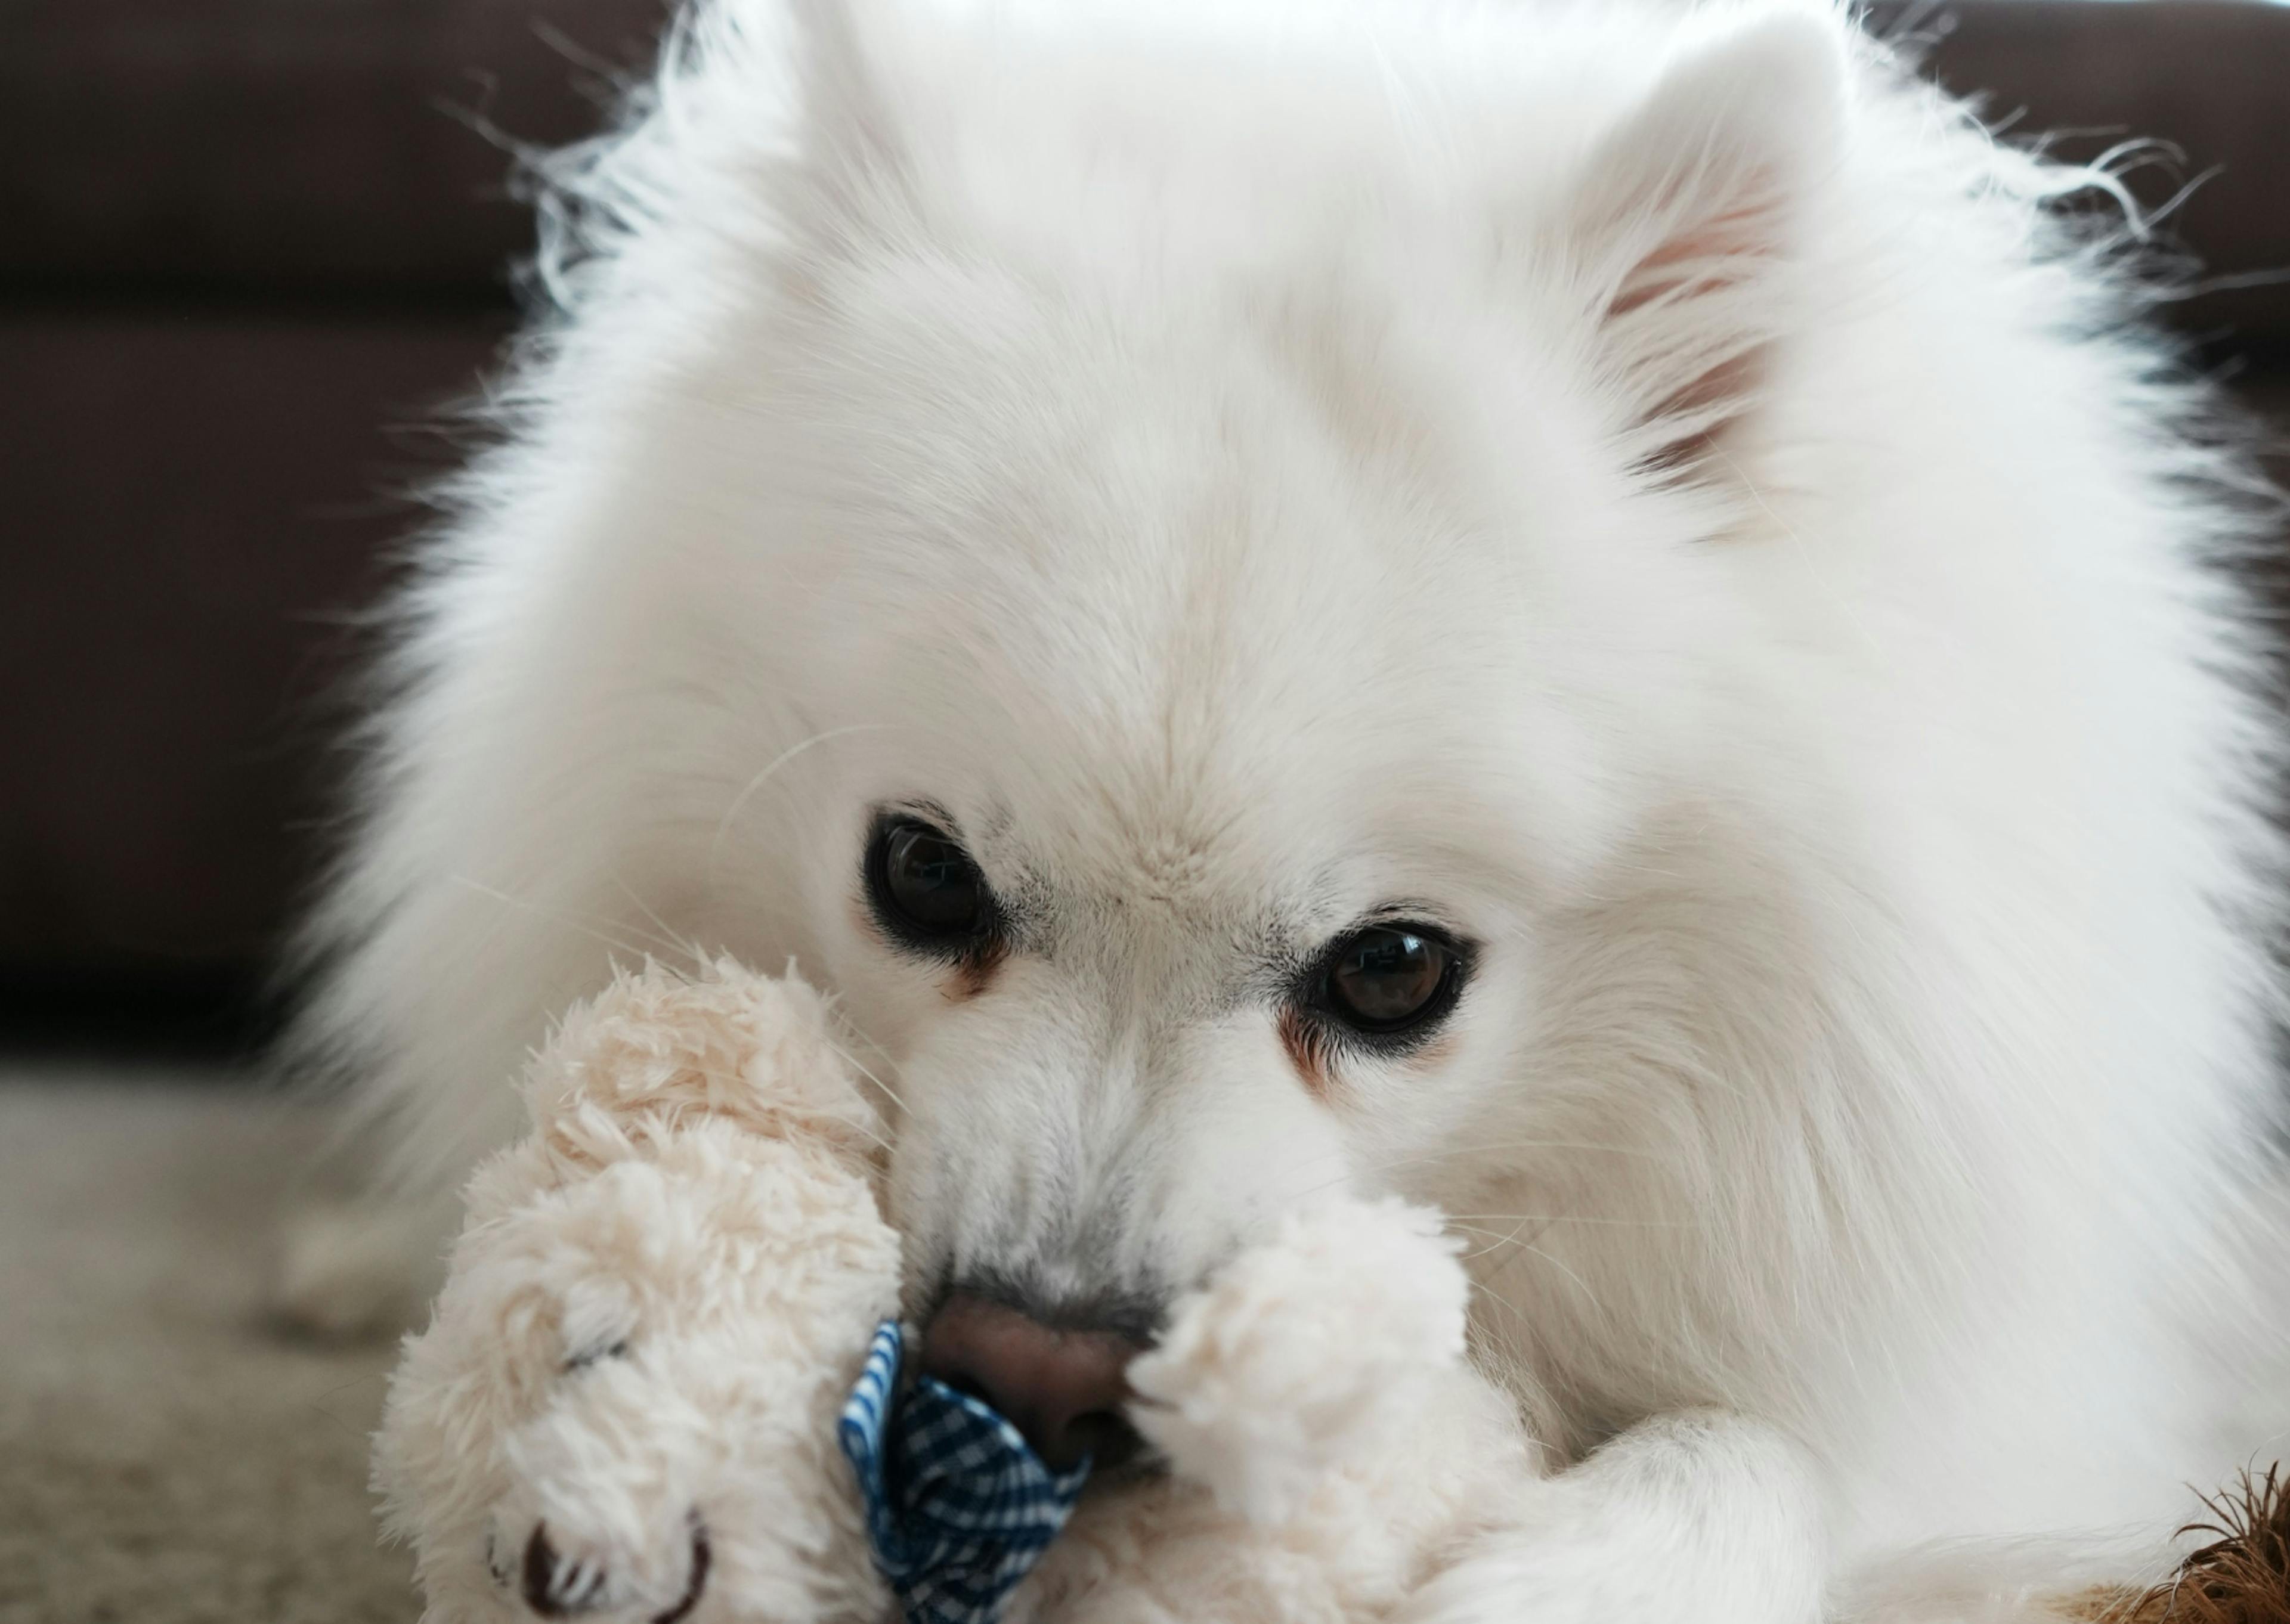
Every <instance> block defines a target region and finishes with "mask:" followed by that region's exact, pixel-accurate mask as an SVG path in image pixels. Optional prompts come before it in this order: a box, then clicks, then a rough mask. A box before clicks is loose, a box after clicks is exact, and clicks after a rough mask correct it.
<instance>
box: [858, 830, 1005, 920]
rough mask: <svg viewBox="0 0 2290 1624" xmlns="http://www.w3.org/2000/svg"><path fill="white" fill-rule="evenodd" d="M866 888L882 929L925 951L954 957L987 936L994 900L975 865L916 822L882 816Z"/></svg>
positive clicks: (941, 835) (947, 838) (948, 839)
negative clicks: (948, 954) (949, 954)
mask: <svg viewBox="0 0 2290 1624" xmlns="http://www.w3.org/2000/svg"><path fill="white" fill-rule="evenodd" d="M867 889H868V892H869V898H870V900H872V902H873V904H874V909H875V916H876V918H877V921H878V922H879V923H880V924H881V925H882V926H883V928H884V929H885V931H887V932H890V933H891V934H892V935H893V936H894V937H896V938H898V939H899V940H901V941H902V942H904V943H906V944H907V945H908V946H909V947H913V948H920V949H922V950H924V951H926V952H932V953H946V952H959V951H962V950H964V949H965V948H969V947H970V946H972V945H973V944H974V943H975V942H976V941H977V940H979V939H980V938H981V937H982V936H984V935H985V934H987V932H989V930H990V929H991V928H992V925H993V923H994V899H993V895H992V893H991V892H989V891H988V889H987V886H986V878H985V876H983V875H981V874H980V873H979V871H978V865H977V864H976V863H974V862H973V861H972V860H970V854H969V853H968V852H965V851H964V850H963V849H962V847H961V846H960V845H959V844H957V843H956V842H955V841H954V839H953V838H952V837H951V836H948V835H946V834H945V833H943V832H942V831H941V830H939V829H936V828H932V827H931V826H930V825H929V824H927V823H925V822H924V821H923V820H921V819H919V818H914V817H905V816H893V817H886V818H885V819H884V820H881V821H880V822H879V823H877V825H876V828H875V834H874V838H873V839H872V840H871V841H870V842H869V844H868V851H867Z"/></svg>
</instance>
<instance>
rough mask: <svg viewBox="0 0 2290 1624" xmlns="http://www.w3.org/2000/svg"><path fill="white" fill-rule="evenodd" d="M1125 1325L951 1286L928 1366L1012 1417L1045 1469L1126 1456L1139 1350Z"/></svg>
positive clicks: (930, 1337)
mask: <svg viewBox="0 0 2290 1624" xmlns="http://www.w3.org/2000/svg"><path fill="white" fill-rule="evenodd" d="M1145 1346H1146V1343H1145V1340H1144V1339H1143V1338H1141V1337H1139V1336H1135V1335H1133V1334H1131V1333H1130V1332H1129V1331H1128V1330H1126V1329H1125V1328H1119V1327H1116V1328H1107V1327H1104V1326H1095V1327H1092V1326H1085V1325H1077V1324H1072V1323H1070V1322H1066V1323H1055V1324H1053V1323H1049V1322H1048V1321H1046V1320H1045V1319H1043V1318H1039V1317H1037V1316H1033V1315H1031V1314H1029V1313H1027V1312H1026V1311H1025V1310H1023V1309H1021V1308H1014V1307H1012V1306H1011V1305H1010V1304H1009V1303H1007V1302H1005V1301H1004V1300H1000V1299H998V1298H997V1297H993V1296H988V1295H985V1294H982V1293H980V1292H971V1291H957V1292H954V1293H953V1294H952V1295H950V1296H949V1297H948V1298H947V1300H945V1301H944V1302H943V1303H941V1305H940V1307H939V1309H938V1311H937V1312H936V1313H935V1314H933V1316H931V1320H930V1324H929V1325H928V1327H927V1328H926V1329H925V1332H924V1337H923V1358H922V1364H923V1370H924V1372H925V1373H926V1374H928V1375H931V1376H934V1377H936V1378H937V1379H938V1380H941V1381H943V1382H945V1383H946V1384H947V1385H948V1386H949V1387H952V1388H959V1389H960V1390H962V1391H965V1392H967V1393H971V1394H973V1395H974V1396H977V1397H980V1398H982V1399H984V1400H985V1401H986V1402H987V1403H988V1404H992V1405H993V1406H994V1407H995V1409H997V1410H998V1411H1000V1412H1002V1414H1004V1415H1005V1416H1006V1417H1008V1418H1009V1420H1010V1421H1011V1423H1012V1424H1013V1426H1015V1427H1016V1428H1018V1430H1019V1432H1020V1433H1021V1434H1022V1435H1024V1436H1025V1439H1026V1442H1027V1443H1028V1444H1030V1445H1032V1446H1033V1449H1034V1452H1035V1453H1037V1454H1038V1455H1040V1456H1041V1457H1042V1459H1043V1460H1045V1462H1047V1463H1048V1464H1049V1465H1050V1466H1052V1467H1053V1468H1058V1469H1061V1470H1062V1469H1064V1468H1068V1467H1071V1466H1073V1465H1075V1464H1077V1462H1079V1461H1080V1460H1081V1459H1082V1458H1083V1457H1084V1456H1085V1455H1090V1456H1100V1457H1102V1456H1105V1455H1108V1454H1117V1453H1120V1452H1124V1451H1125V1450H1126V1448H1127V1447H1129V1445H1130V1444H1132V1443H1133V1435H1132V1434H1131V1433H1130V1431H1129V1428H1128V1424H1127V1423H1126V1422H1125V1421H1124V1420H1122V1418H1121V1405H1122V1404H1123V1402H1124V1401H1125V1400H1126V1399H1127V1397H1128V1396H1129V1380H1128V1368H1129V1361H1130V1360H1131V1359H1133V1358H1134V1357H1135V1356H1137V1355H1138V1354H1140V1353H1141V1352H1143V1351H1144V1349H1145Z"/></svg>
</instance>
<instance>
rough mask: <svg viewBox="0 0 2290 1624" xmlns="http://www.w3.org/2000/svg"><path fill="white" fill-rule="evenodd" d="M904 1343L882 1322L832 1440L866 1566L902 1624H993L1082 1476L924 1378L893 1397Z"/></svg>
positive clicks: (990, 1413) (1053, 1531)
mask: <svg viewBox="0 0 2290 1624" xmlns="http://www.w3.org/2000/svg"><path fill="white" fill-rule="evenodd" d="M904 1347H905V1334H904V1332H902V1331H901V1329H900V1327H899V1324H898V1322H897V1321H896V1320H885V1321H884V1322H883V1324H882V1325H881V1327H880V1328H879V1329H877V1331H876V1332H875V1340H874V1343H873V1345H872V1346H871V1347H869V1349H868V1350H867V1367H866V1369H865V1370H863V1371H861V1372H860V1375H859V1385H858V1386H857V1387H855V1388H852V1390H851V1397H850V1401H849V1402H848V1403H846V1404H845V1405H844V1406H843V1420H842V1422H841V1424H840V1425H839V1426H838V1427H837V1434H838V1436H839V1438H840V1440H841V1443H842V1444H843V1452H844V1454H845V1456H846V1457H848V1458H849V1460H850V1461H851V1466H852V1469H853V1470H854V1471H856V1472H857V1473H858V1474H859V1494H860V1498H861V1501H862V1502H863V1503H864V1505H865V1507H866V1511H867V1532H868V1536H869V1540H871V1541H872V1543H873V1545H874V1548H875V1565H876V1567H877V1569H879V1570H880V1571H881V1572H882V1575H883V1577H884V1579H885V1580H887V1581H888V1582H889V1584H890V1587H891V1588H892V1589H893V1591H895V1592H896V1593H897V1595H898V1598H899V1606H900V1609H901V1612H904V1613H905V1615H906V1618H907V1624H994V1620H995V1619H996V1618H997V1617H998V1616H999V1615H1000V1613H1001V1611H1002V1603H1003V1601H1004V1599H1005V1597H1007V1596H1009V1594H1010V1592H1011V1591H1012V1590H1013V1589H1015V1588H1017V1584H1018V1581H1019V1580H1021V1579H1023V1578H1025V1576H1026V1575H1027V1573H1028V1572H1029V1571H1031V1569H1032V1568H1033V1565H1034V1564H1036V1563H1037V1562H1038V1561H1040V1560H1041V1557H1042V1553H1043V1551H1044V1550H1045V1549H1047V1548H1048V1547H1049V1543H1050V1541H1051V1540H1053V1539H1055V1538H1056V1537H1057V1533H1058V1531H1059V1530H1060V1529H1061V1528H1063V1527H1064V1526H1065V1524H1066V1518H1067V1517H1068V1516H1070V1515H1071V1514H1072V1512H1073V1506H1074V1500H1075V1499H1076V1497H1077V1496H1078V1495H1079V1494H1080V1493H1081V1485H1082V1482H1083V1480H1084V1479H1085V1478H1086V1477H1087V1476H1089V1462H1088V1461H1087V1460H1084V1461H1083V1462H1082V1463H1081V1464H1080V1465H1079V1466H1077V1467H1075V1468H1073V1469H1072V1470H1071V1471H1068V1472H1053V1471H1052V1470H1051V1469H1050V1468H1048V1467H1047V1466H1045V1464H1043V1461H1042V1458H1041V1457H1040V1456H1039V1455H1037V1454H1036V1453H1035V1452H1033V1451H1032V1450H1031V1449H1030V1448H1029V1447H1028V1446H1027V1444H1026V1440H1025V1439H1024V1438H1023V1437H1021V1436H1019V1432H1018V1429H1017V1428H1015V1427H1013V1426H1012V1425H1011V1424H1010V1423H1009V1421H1007V1420H1005V1419H1004V1418H1003V1417H1002V1416H1001V1415H1000V1414H999V1413H997V1412H996V1411H995V1410H994V1409H993V1407H992V1406H991V1405H989V1404H985V1403H983V1402H981V1400H979V1399H975V1398H973V1397H972V1396H970V1395H969V1394H967V1393H957V1391H955V1390H954V1388H950V1387H949V1386H947V1385H946V1384H945V1383H944V1382H942V1381H940V1380H936V1379H935V1378H933V1377H930V1376H923V1377H919V1378H917V1380H914V1381H912V1382H910V1383H908V1384H907V1385H906V1386H905V1387H904V1388H901V1385H900V1381H899V1363H900V1357H901V1352H902V1350H903V1348H904Z"/></svg>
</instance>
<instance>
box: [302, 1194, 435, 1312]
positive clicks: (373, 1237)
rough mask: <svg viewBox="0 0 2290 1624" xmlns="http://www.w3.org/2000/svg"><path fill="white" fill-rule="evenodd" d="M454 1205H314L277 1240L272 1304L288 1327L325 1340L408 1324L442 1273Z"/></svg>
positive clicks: (432, 1291) (432, 1292)
mask: <svg viewBox="0 0 2290 1624" xmlns="http://www.w3.org/2000/svg"><path fill="white" fill-rule="evenodd" d="M453 1222H454V1208H453V1207H452V1206H451V1205H448V1204H406V1205H401V1206H385V1205H380V1204H370V1203H358V1204H340V1205H334V1206H321V1207H311V1208H308V1209H306V1210H304V1211H303V1212H298V1213H296V1214H294V1215H292V1216H291V1217H290V1218H289V1219H288V1220H286V1223H285V1225H284V1234H283V1235H282V1236H281V1237H280V1238H281V1247H280V1256H279V1260H278V1268H277V1272H276V1276H274V1278H273V1281H272V1284H271V1290H270V1309H271V1312H272V1313H273V1314H274V1315H275V1316H276V1317H277V1319H278V1320H279V1322H280V1323H281V1324H284V1325H285V1326H286V1327H287V1328H289V1329H290V1330H293V1331H297V1332H303V1333H305V1334H308V1335H312V1336H318V1337H324V1338H326V1339H328V1340H345V1341H346V1340H354V1339H361V1338H369V1337H381V1336H387V1335H390V1334H393V1333H395V1332H399V1331H403V1330H405V1329H407V1328H409V1327H410V1326H411V1325H412V1324H413V1323H414V1320H415V1319H416V1317H417V1316H419V1315H420V1311H421V1308H422V1306H423V1305H424V1304H426V1303H427V1302H428V1300H429V1299H430V1298H431V1297H433V1296H435V1295H436V1291H437V1287H438V1285H439V1284H441V1283H442V1282H443V1280H444V1272H445V1265H444V1254H445V1244H446V1241H447V1239H448V1237H450V1236H451V1235H452V1226H453Z"/></svg>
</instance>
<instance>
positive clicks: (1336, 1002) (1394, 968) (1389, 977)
mask: <svg viewBox="0 0 2290 1624" xmlns="http://www.w3.org/2000/svg"><path fill="white" fill-rule="evenodd" d="M1323 964H1324V968H1323V970H1322V972H1321V976H1320V978H1319V1000H1318V1001H1319V1003H1320V1004H1321V1006H1322V1008H1323V1009H1324V1010H1325V1012H1327V1013H1329V1014H1331V1015H1333V1016H1334V1017H1335V1018H1336V1019H1337V1020H1341V1022H1343V1024H1344V1025H1346V1026H1348V1027H1349V1028H1352V1029H1353V1030H1354V1031H1356V1032H1358V1033H1361V1034H1364V1035H1365V1036H1372V1037H1384V1038H1392V1037H1401V1036H1406V1035H1410V1034H1413V1033H1417V1032H1421V1031H1422V1030H1424V1029H1425V1028H1428V1027H1429V1026H1430V1025H1431V1024H1432V1023H1433V1022H1434V1021H1437V1020H1439V1019H1440V1018H1441V1017H1443V1016H1444V1015H1445V1014H1446V1013H1447V1012H1448V1011H1450V1010H1452V1009H1453V1007H1454V1004H1455V999H1456V997H1457V996H1458V995H1459V994H1460V993H1461V990H1462V980H1463V953H1462V951H1461V949H1460V948H1457V947H1456V946H1455V944H1454V943H1453V942H1452V941H1450V940H1448V939H1447V938H1446V937H1445V936H1444V935H1442V934H1440V933H1439V932H1435V931H1433V930H1430V929H1429V928H1428V927H1422V926H1416V925H1406V924H1375V925H1369V926H1367V927H1366V928H1365V929H1363V930H1358V931H1355V932H1352V933H1351V934H1350V935H1349V936H1347V937H1345V938H1344V939H1343V940H1341V941H1339V942H1337V943H1336V945H1335V947H1334V948H1333V951H1331V952H1330V954H1329V955H1328V956H1327V957H1326V959H1325V960H1324V961H1323Z"/></svg>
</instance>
